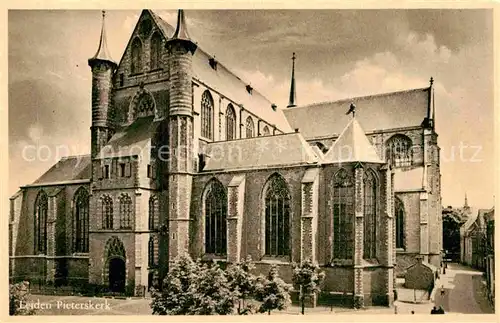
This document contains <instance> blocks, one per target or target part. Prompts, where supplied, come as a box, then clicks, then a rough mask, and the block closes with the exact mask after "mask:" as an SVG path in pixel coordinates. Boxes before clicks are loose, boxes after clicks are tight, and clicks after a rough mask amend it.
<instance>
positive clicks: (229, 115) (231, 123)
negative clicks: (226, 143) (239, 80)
mask: <svg viewBox="0 0 500 323" xmlns="http://www.w3.org/2000/svg"><path fill="white" fill-rule="evenodd" d="M233 139H236V113H235V112H234V108H233V105H232V104H229V105H228V106H227V109H226V140H233Z"/></svg>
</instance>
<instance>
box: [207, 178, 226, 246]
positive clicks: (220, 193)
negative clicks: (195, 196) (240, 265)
mask: <svg viewBox="0 0 500 323" xmlns="http://www.w3.org/2000/svg"><path fill="white" fill-rule="evenodd" d="M204 198H205V202H204V204H205V205H204V211H205V214H204V215H205V253H209V254H215V255H226V244H227V239H226V231H227V223H226V217H227V195H226V191H225V189H224V187H223V186H222V184H221V183H220V182H219V181H217V180H213V181H211V182H210V183H209V184H208V186H207V189H206V191H205V197H204Z"/></svg>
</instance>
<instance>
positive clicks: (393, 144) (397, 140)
mask: <svg viewBox="0 0 500 323" xmlns="http://www.w3.org/2000/svg"><path fill="white" fill-rule="evenodd" d="M411 147H412V142H411V139H410V138H408V137H407V136H405V135H401V134H397V135H394V136H392V137H391V138H390V139H389V140H388V141H387V147H386V149H387V156H386V159H387V161H388V162H389V163H390V164H391V165H392V166H394V167H403V166H411V163H412V156H411Z"/></svg>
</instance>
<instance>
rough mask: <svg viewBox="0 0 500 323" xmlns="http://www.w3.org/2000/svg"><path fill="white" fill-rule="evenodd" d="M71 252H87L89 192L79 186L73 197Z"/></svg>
mask: <svg viewBox="0 0 500 323" xmlns="http://www.w3.org/2000/svg"><path fill="white" fill-rule="evenodd" d="M74 207H75V208H74V217H73V252H89V194H88V193H87V190H85V189H84V188H79V189H78V191H77V192H76V194H75V199H74Z"/></svg>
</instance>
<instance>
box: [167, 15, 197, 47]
mask: <svg viewBox="0 0 500 323" xmlns="http://www.w3.org/2000/svg"><path fill="white" fill-rule="evenodd" d="M168 41H169V42H171V41H183V42H185V43H186V45H187V49H188V50H189V51H191V53H194V51H195V50H196V48H197V47H198V46H197V45H196V43H195V42H193V41H192V40H191V38H190V37H189V33H188V31H187V26H186V18H185V17H184V10H182V9H179V11H178V13H177V27H176V28H175V32H174V35H173V36H172V38H171V39H169V40H168Z"/></svg>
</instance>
